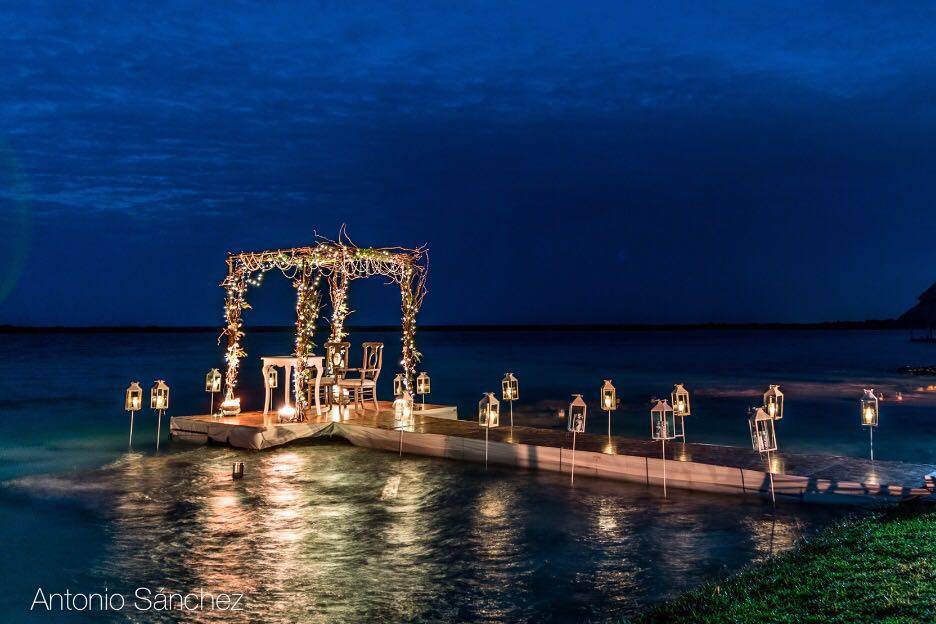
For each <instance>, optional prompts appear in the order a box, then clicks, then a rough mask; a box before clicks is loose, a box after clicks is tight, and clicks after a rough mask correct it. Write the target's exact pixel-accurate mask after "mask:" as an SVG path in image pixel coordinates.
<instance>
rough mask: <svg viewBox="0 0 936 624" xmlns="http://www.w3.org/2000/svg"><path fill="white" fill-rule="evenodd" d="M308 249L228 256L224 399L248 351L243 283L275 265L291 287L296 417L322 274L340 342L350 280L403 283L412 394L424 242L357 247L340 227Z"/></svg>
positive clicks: (301, 406)
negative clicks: (412, 246)
mask: <svg viewBox="0 0 936 624" xmlns="http://www.w3.org/2000/svg"><path fill="white" fill-rule="evenodd" d="M318 238H319V242H318V243H316V244H315V245H313V246H309V247H295V248H291V249H275V250H270V251H261V252H242V253H232V254H229V255H228V258H227V265H228V274H227V277H226V278H225V279H224V281H223V282H221V286H222V287H223V288H224V289H225V294H226V298H225V304H224V320H225V327H224V330H223V331H222V333H221V336H219V338H218V341H219V343H220V341H221V339H222V338H224V339H226V341H227V346H226V349H225V361H226V363H227V370H226V374H225V398H226V399H233V398H234V392H235V390H236V388H237V380H238V373H239V369H240V360H241V359H243V358H244V357H245V356H246V352H245V350H244V348H243V339H244V331H243V319H242V316H243V311H244V310H247V309H250V305H249V304H248V303H247V288H248V287H249V286H258V285H260V284H261V283H262V275H263V274H264V273H265V272H267V271H271V270H273V269H278V270H279V271H281V272H282V273H283V274H284V275H285V276H286V277H287V278H290V279H293V280H294V281H293V285H294V286H295V288H296V353H295V355H296V357H297V358H298V362H297V374H296V378H295V393H296V408H297V410H298V411H299V414H300V417H301V415H302V414H303V413H304V410H305V409H306V408H307V404H308V400H307V397H306V388H307V387H308V383H309V381H310V379H311V372H310V371H309V370H307V369H306V367H305V359H304V357H303V356H308V355H311V354H312V352H313V350H314V348H315V343H314V341H313V336H314V332H315V326H316V324H317V322H318V317H319V313H320V311H321V306H322V294H321V292H320V283H321V279H322V278H323V277H324V278H325V279H327V280H328V290H329V297H330V301H331V306H332V315H331V336H330V338H329V340H330V341H331V342H341V341H342V340H343V339H344V338H345V337H346V336H347V331H346V330H345V320H346V319H347V317H348V315H349V314H350V313H351V312H352V311H351V310H350V308H349V307H348V287H349V285H350V283H351V281H353V280H356V279H361V278H365V277H372V276H376V275H380V276H383V277H387V278H389V280H390V282H391V283H394V284H397V285H398V286H399V287H400V297H401V327H402V336H401V339H400V340H401V342H402V357H401V360H400V365H401V367H402V368H403V384H404V388H405V389H406V390H407V391H410V392H412V390H413V385H414V379H415V376H416V365H417V364H418V363H419V361H420V360H421V359H422V354H421V353H420V352H419V350H418V349H417V348H416V315H417V314H418V312H419V309H420V308H421V307H422V303H423V300H424V299H425V296H426V278H427V275H428V272H429V264H428V260H429V256H428V251H427V249H426V247H425V246H423V247H418V248H416V249H406V248H402V247H385V248H373V247H358V246H357V245H355V244H354V243H353V242H352V241H351V239H350V238H349V237H348V235H347V232H346V231H345V228H344V227H342V229H341V231H340V232H339V235H338V240H337V241H332V240H329V239H326V238H323V237H318Z"/></svg>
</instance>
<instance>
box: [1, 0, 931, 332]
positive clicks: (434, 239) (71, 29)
mask: <svg viewBox="0 0 936 624" xmlns="http://www.w3.org/2000/svg"><path fill="white" fill-rule="evenodd" d="M26 4H27V3H14V2H7V3H3V8H0V28H2V33H3V36H2V37H0V94H2V97H0V323H13V324H33V325H39V324H42V325H45V324H65V325H95V324H166V325H171V324H182V325H188V324H219V323H220V320H221V301H222V292H221V289H220V288H218V287H217V282H218V281H219V280H220V279H221V278H222V277H223V272H224V268H225V265H224V258H225V253H226V251H228V250H244V249H264V248H269V247H278V246H290V245H295V244H306V243H310V242H312V241H313V240H314V239H313V235H314V232H315V231H317V232H318V233H320V234H323V235H327V236H331V237H334V236H335V234H336V233H337V230H338V227H339V226H340V225H341V224H342V223H347V224H348V228H349V232H350V234H351V237H352V238H353V239H354V240H355V242H357V243H359V244H361V245H405V246H416V245H420V244H422V243H428V244H429V246H430V259H431V272H430V279H429V295H428V298H427V300H426V305H425V308H424V313H423V315H422V317H421V320H422V321H423V322H426V323H434V324H444V323H561V322H574V323H591V322H701V321H722V322H732V321H821V320H836V319H848V320H858V319H866V318H886V317H892V316H895V315H897V314H899V313H900V312H902V311H903V310H904V309H906V308H908V307H910V306H911V305H912V304H913V303H914V301H915V299H916V296H917V295H918V294H919V293H920V292H921V291H922V290H924V289H925V288H926V287H928V286H929V285H930V284H931V283H932V282H933V281H934V280H936V247H934V244H933V241H934V237H936V209H934V197H936V188H934V186H936V175H934V174H936V159H934V156H936V12H934V11H933V10H930V9H922V8H920V5H918V4H917V3H867V4H865V3H856V2H847V3H803V2H798V3H789V5H783V4H776V3H752V2H738V3H728V2H725V3H717V4H716V5H715V7H716V8H712V7H706V8H704V9H702V8H700V5H701V4H703V3H685V4H671V3H665V2H655V3H652V4H651V3H628V2H621V1H619V0H615V1H609V2H585V3H573V2H561V3H552V2H544V1H542V0H536V1H532V0H530V1H518V2H505V1H504V0H498V1H495V2H460V3H448V4H449V5H451V7H454V8H441V6H442V4H444V3H422V2H402V3H394V2H373V3H371V2H365V1H355V2H334V3H322V4H316V3H311V2H297V3H294V4H289V3H256V4H251V3H245V2H231V1H225V2H217V3H212V2H197V3H194V2H181V3H160V4H152V5H150V6H148V7H146V8H141V7H142V6H143V5H142V4H140V3H128V2H112V3H97V2H88V3H62V4H57V3H52V2H45V3H35V6H34V7H32V8H30V7H27V6H26ZM732 5H733V6H732ZM277 281H278V282H279V283H277ZM358 286H359V283H355V288H354V289H353V290H352V293H351V307H352V308H353V309H355V310H356V311H357V312H356V313H355V314H354V315H353V317H352V319H351V322H357V323H392V322H398V319H399V294H398V292H394V291H393V290H392V289H390V288H385V287H384V286H383V285H382V284H381V283H380V281H379V280H374V283H373V284H368V285H365V286H361V287H360V288H357V287H358ZM255 302H256V303H257V306H256V309H255V310H252V311H250V312H249V313H248V316H247V321H248V323H251V324H254V323H273V322H289V320H290V313H291V310H292V306H293V299H292V294H291V293H290V292H289V287H288V286H287V285H286V282H285V280H282V279H280V280H275V279H273V277H272V276H270V278H269V279H268V280H267V282H266V283H265V284H264V286H263V287H262V288H261V289H260V290H259V291H258V294H257V297H256V299H255Z"/></svg>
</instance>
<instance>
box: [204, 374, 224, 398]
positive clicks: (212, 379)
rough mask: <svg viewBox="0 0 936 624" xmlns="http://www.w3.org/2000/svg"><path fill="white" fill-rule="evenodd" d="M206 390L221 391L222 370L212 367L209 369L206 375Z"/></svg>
mask: <svg viewBox="0 0 936 624" xmlns="http://www.w3.org/2000/svg"><path fill="white" fill-rule="evenodd" d="M205 392H211V393H212V394H214V393H215V392H221V371H219V370H218V369H217V368H212V369H211V370H210V371H208V374H207V375H205Z"/></svg>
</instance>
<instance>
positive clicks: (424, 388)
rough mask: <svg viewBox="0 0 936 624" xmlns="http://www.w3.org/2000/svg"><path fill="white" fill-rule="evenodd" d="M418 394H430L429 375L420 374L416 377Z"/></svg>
mask: <svg viewBox="0 0 936 624" xmlns="http://www.w3.org/2000/svg"><path fill="white" fill-rule="evenodd" d="M416 394H429V375H428V374H427V373H419V375H417V376H416Z"/></svg>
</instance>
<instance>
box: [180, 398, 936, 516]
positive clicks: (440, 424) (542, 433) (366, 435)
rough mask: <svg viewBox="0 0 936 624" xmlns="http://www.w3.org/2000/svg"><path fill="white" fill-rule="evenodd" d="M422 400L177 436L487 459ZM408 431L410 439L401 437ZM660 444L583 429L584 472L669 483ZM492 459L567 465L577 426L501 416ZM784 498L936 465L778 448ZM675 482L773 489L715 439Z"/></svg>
mask: <svg viewBox="0 0 936 624" xmlns="http://www.w3.org/2000/svg"><path fill="white" fill-rule="evenodd" d="M426 408H427V409H426V410H425V411H421V410H416V412H415V419H414V423H413V425H412V426H410V427H408V428H406V429H405V430H404V431H403V432H401V431H400V430H399V429H397V428H394V423H393V411H392V405H391V404H390V403H388V402H381V403H380V409H379V410H374V409H373V408H371V409H368V410H365V411H363V412H360V413H356V412H354V410H351V411H349V412H348V413H347V414H346V415H345V416H344V417H339V416H338V414H337V413H335V414H326V415H325V416H322V417H318V418H315V419H313V420H311V421H308V422H302V423H278V422H276V416H275V414H273V415H271V416H269V417H267V418H266V419H264V417H263V414H262V413H260V412H247V413H243V414H241V415H239V416H236V417H229V418H216V417H213V416H210V415H201V416H176V417H173V418H172V419H171V422H170V432H171V435H172V436H173V438H175V439H179V440H185V441H190V442H200V443H206V442H208V441H209V440H210V441H213V442H216V443H222V444H228V445H230V446H233V447H237V448H244V449H254V450H261V449H266V448H271V447H275V446H280V445H282V444H286V443H289V442H291V441H293V440H298V439H303V438H318V437H330V436H335V437H341V438H344V439H346V440H347V441H349V442H350V443H351V444H353V445H355V446H362V447H367V448H374V449H381V450H386V451H393V452H398V451H399V450H400V448H401V442H402V452H403V453H407V454H414V455H425V456H432V457H442V458H448V459H454V460H460V461H472V462H483V461H484V458H485V441H484V437H485V431H484V428H483V427H480V426H478V424H477V423H476V422H475V421H468V420H457V414H456V410H455V408H454V407H446V406H441V405H427V406H426ZM401 438H402V440H401ZM660 447H661V445H660V443H659V442H654V441H651V440H639V439H634V438H627V437H621V436H612V437H611V438H609V437H608V436H606V435H600V434H591V433H584V434H578V435H577V440H576V452H575V476H576V478H578V477H590V478H600V479H616V480H622V481H631V482H639V483H645V484H647V485H651V486H661V485H662V483H663V465H664V464H663V462H664V460H663V458H662V456H661V448H660ZM487 457H488V462H489V463H490V464H496V465H502V466H513V467H517V468H525V469H531V470H549V471H555V472H562V473H568V472H570V471H571V470H572V434H570V433H567V432H566V431H563V430H556V429H543V428H533V427H519V426H518V427H510V426H501V427H498V428H494V429H491V430H490V431H489V444H488V449H487ZM771 458H772V461H771V470H770V472H772V473H773V481H774V489H775V492H776V496H777V498H778V500H795V501H802V502H822V503H837V504H852V505H856V504H857V505H869V504H870V505H875V504H890V503H895V502H899V501H901V500H906V499H910V498H927V499H931V500H936V496H934V488H936V484H934V471H936V466H934V465H929V464H912V463H904V462H892V461H875V462H871V461H869V460H865V459H858V458H853V457H839V456H832V455H808V454H799V453H775V454H772V456H771ZM665 461H666V485H667V487H669V488H684V489H690V490H700V491H707V492H720V493H730V494H741V495H756V496H770V475H769V473H768V470H767V466H766V463H765V458H764V457H763V456H761V455H760V454H759V453H756V452H754V451H752V450H750V449H746V448H740V447H731V446H719V445H712V444H697V443H689V444H686V443H682V442H675V441H671V442H668V443H667V444H666V460H665Z"/></svg>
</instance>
